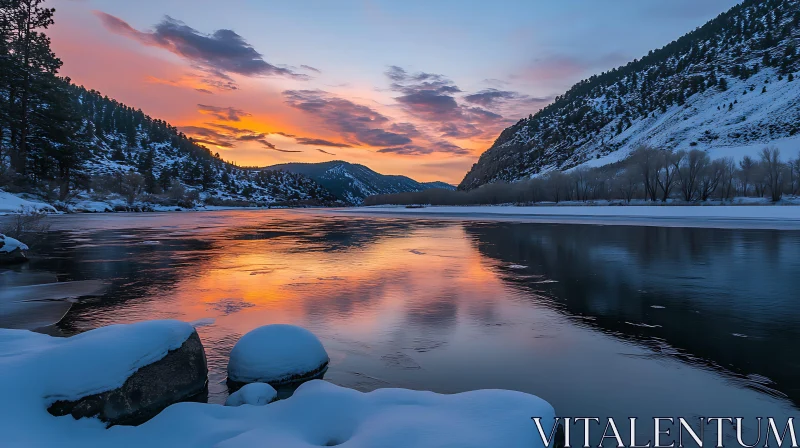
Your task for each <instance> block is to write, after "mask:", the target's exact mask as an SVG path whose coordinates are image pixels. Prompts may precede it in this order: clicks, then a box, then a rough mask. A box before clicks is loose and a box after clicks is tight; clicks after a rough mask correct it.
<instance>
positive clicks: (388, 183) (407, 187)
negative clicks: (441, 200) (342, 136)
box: [266, 160, 455, 205]
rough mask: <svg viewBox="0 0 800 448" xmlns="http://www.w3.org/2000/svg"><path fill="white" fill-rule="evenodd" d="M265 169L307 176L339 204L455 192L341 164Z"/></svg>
mask: <svg viewBox="0 0 800 448" xmlns="http://www.w3.org/2000/svg"><path fill="white" fill-rule="evenodd" d="M266 169H268V170H278V171H285V172H289V173H295V174H301V175H304V176H308V177H310V178H311V179H313V180H314V181H316V182H317V183H318V184H320V185H322V186H323V187H325V188H327V189H328V190H329V191H330V192H331V193H333V194H334V195H335V196H336V197H337V198H339V199H340V200H342V201H345V202H347V203H349V204H354V205H358V204H361V203H362V202H364V198H366V197H368V196H372V195H376V194H390V193H405V192H410V191H422V190H427V189H430V188H443V189H449V190H455V187H454V186H452V185H450V184H447V183H444V182H417V181H415V180H414V179H411V178H409V177H406V176H391V175H385V174H380V173H376V172H375V171H372V170H371V169H369V168H367V167H366V166H364V165H359V164H354V163H348V162H343V161H341V160H336V161H331V162H322V163H286V164H282V165H273V166H270V167H267V168H266Z"/></svg>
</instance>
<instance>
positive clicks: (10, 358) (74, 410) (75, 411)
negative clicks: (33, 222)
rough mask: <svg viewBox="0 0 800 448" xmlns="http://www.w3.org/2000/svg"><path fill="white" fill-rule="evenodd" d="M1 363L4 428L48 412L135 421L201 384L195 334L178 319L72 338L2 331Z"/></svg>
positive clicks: (44, 417) (203, 374) (202, 364)
mask: <svg viewBox="0 0 800 448" xmlns="http://www.w3.org/2000/svg"><path fill="white" fill-rule="evenodd" d="M0 359H1V360H2V361H0V372H2V373H0V383H2V384H0V395H2V396H3V400H4V403H6V404H7V405H6V406H0V421H2V422H3V423H5V422H8V421H10V420H12V419H13V417H14V415H15V414H17V413H19V414H20V415H25V416H27V418H28V419H31V420H32V421H37V422H38V424H42V422H47V421H48V419H53V418H54V417H52V416H51V415H50V414H48V410H49V411H50V413H51V414H53V415H67V414H72V415H73V417H75V418H82V417H95V416H97V417H99V419H100V420H101V421H103V422H106V423H108V424H117V423H141V422H142V421H144V420H147V419H148V418H150V417H152V416H153V415H155V414H157V413H158V412H159V411H161V410H162V409H163V408H165V407H167V406H169V405H170V404H172V403H175V402H177V401H180V400H185V399H187V398H189V397H191V396H193V395H195V394H197V393H198V392H201V391H202V390H203V389H204V388H205V386H206V381H207V369H206V360H205V353H204V352H203V347H202V344H201V343H200V340H199V338H198V336H197V333H195V332H194V328H193V327H192V326H191V325H189V324H186V323H183V322H178V321H153V322H142V323H137V324H132V325H112V326H108V327H104V328H99V329H96V330H92V331H88V332H86V333H82V334H79V335H77V336H73V337H70V338H54V337H50V336H46V335H42V334H37V333H31V332H28V331H22V330H0ZM69 420H70V421H74V420H73V418H71V417H70V418H69ZM101 427H103V426H102V425H101ZM0 432H6V431H5V430H0ZM4 446H6V445H4ZM7 446H34V445H28V444H18V445H15V444H13V443H12V444H9V445H7Z"/></svg>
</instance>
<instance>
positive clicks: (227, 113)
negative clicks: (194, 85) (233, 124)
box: [197, 104, 251, 121]
mask: <svg viewBox="0 0 800 448" xmlns="http://www.w3.org/2000/svg"><path fill="white" fill-rule="evenodd" d="M197 108H198V110H199V111H200V113H202V114H206V115H211V116H212V117H214V118H216V119H218V120H222V121H242V117H249V116H251V115H250V114H249V113H247V112H245V111H243V110H241V109H236V108H234V107H217V106H209V105H207V104H198V105H197Z"/></svg>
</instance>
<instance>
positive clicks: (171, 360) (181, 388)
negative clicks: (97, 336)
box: [48, 331, 208, 427]
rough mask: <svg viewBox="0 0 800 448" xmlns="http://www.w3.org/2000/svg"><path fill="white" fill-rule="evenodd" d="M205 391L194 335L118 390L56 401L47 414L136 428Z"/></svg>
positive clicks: (203, 356)
mask: <svg viewBox="0 0 800 448" xmlns="http://www.w3.org/2000/svg"><path fill="white" fill-rule="evenodd" d="M207 387H208V367H207V365H206V354H205V351H204V350H203V344H202V343H201V342H200V337H199V336H198V335H197V332H196V331H195V332H194V333H192V335H191V336H189V338H188V339H187V340H186V341H185V342H184V343H183V345H181V346H180V347H179V348H178V349H176V350H172V351H170V352H169V353H167V355H166V356H165V357H164V358H162V359H160V360H159V361H156V362H154V363H152V364H150V365H147V366H144V367H142V368H141V369H139V370H138V371H136V373H134V374H133V375H131V376H130V377H129V378H128V379H127V380H126V381H125V384H123V385H122V387H120V388H118V389H115V390H110V391H107V392H103V393H99V394H96V395H90V396H87V397H83V398H81V399H79V400H77V401H63V400H61V401H57V402H55V403H53V405H52V406H50V408H48V412H50V414H52V415H55V416H57V417H60V416H64V415H68V414H71V415H72V416H73V417H74V418H75V419H79V418H83V417H98V418H99V419H100V420H101V421H103V422H105V423H106V424H107V426H109V427H110V426H114V425H140V424H142V423H144V422H146V421H147V420H150V419H151V418H153V417H155V416H156V415H157V414H158V413H159V412H161V411H162V410H163V409H164V408H166V407H167V406H169V405H171V404H174V403H178V402H181V401H198V396H200V399H202V396H203V395H204V394H207V393H208V389H207Z"/></svg>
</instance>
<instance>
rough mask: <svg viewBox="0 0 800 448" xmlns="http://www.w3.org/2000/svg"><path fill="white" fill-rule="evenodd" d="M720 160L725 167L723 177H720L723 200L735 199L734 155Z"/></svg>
mask: <svg viewBox="0 0 800 448" xmlns="http://www.w3.org/2000/svg"><path fill="white" fill-rule="evenodd" d="M720 162H721V163H722V167H723V172H722V179H720V198H721V199H722V200H723V201H724V200H726V199H733V197H734V195H735V194H736V192H735V188H734V186H733V179H734V178H735V177H736V162H734V161H733V157H723V158H722V159H720Z"/></svg>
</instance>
